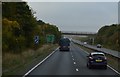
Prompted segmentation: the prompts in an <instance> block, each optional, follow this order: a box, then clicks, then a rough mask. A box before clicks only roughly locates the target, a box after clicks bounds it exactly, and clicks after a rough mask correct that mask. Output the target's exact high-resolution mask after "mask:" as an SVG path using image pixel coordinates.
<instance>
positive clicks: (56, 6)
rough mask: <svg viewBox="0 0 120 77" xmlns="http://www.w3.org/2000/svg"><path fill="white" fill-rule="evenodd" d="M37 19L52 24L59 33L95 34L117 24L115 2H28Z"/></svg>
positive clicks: (116, 5)
mask: <svg viewBox="0 0 120 77" xmlns="http://www.w3.org/2000/svg"><path fill="white" fill-rule="evenodd" d="M28 4H29V6H30V7H31V8H32V9H33V10H34V11H35V12H36V15H35V16H36V17H37V19H40V20H43V21H44V22H47V23H51V24H54V25H56V26H58V27H59V29H60V30H61V31H79V32H81V31H82V32H97V31H98V30H99V29H100V28H101V27H102V26H104V25H108V24H115V23H118V3H117V2H29V3H28Z"/></svg>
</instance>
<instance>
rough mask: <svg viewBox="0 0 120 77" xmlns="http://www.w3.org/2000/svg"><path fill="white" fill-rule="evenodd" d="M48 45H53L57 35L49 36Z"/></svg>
mask: <svg viewBox="0 0 120 77" xmlns="http://www.w3.org/2000/svg"><path fill="white" fill-rule="evenodd" d="M46 40H47V43H53V42H54V41H55V35H53V34H49V35H47V36H46Z"/></svg>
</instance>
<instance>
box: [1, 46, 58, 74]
mask: <svg viewBox="0 0 120 77" xmlns="http://www.w3.org/2000/svg"><path fill="white" fill-rule="evenodd" d="M56 48H57V44H56V45H55V44H48V45H43V46H42V47H40V48H39V49H38V50H36V51H34V50H31V49H29V50H27V51H24V52H22V53H21V54H11V53H6V54H5V55H4V56H3V62H2V65H3V71H2V72H3V73H2V74H3V75H4V76H5V75H23V74H25V73H26V72H27V71H28V70H29V69H31V68H32V67H33V66H35V65H36V64H37V63H38V62H40V61H41V60H43V59H44V58H45V57H46V56H47V55H49V54H50V53H51V52H52V51H53V50H55V49H56Z"/></svg>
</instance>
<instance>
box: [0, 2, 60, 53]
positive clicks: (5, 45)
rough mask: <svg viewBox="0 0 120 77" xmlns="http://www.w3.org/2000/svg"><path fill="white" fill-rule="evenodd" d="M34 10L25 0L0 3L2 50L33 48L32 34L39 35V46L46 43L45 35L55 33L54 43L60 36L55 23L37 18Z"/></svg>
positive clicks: (18, 51)
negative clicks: (0, 8)
mask: <svg viewBox="0 0 120 77" xmlns="http://www.w3.org/2000/svg"><path fill="white" fill-rule="evenodd" d="M34 14H35V12H34V11H33V10H32V8H30V7H29V6H28V4H27V3H26V2H20V3H18V2H3V3H2V51H3V53H4V52H13V53H20V52H22V51H23V50H24V49H26V48H34V36H35V35H39V37H40V42H39V45H38V47H39V46H41V45H43V44H45V43H46V35H47V34H53V35H55V41H54V43H57V42H58V40H59V39H60V37H61V32H60V31H59V29H58V27H56V25H52V24H49V23H45V22H43V21H42V20H37V19H36V17H35V16H34Z"/></svg>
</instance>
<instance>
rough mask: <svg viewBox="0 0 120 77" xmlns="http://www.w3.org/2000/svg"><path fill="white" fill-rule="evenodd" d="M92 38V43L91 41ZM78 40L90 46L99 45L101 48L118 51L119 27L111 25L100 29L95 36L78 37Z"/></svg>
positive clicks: (119, 44)
mask: <svg viewBox="0 0 120 77" xmlns="http://www.w3.org/2000/svg"><path fill="white" fill-rule="evenodd" d="M93 38H94V41H93ZM77 39H78V40H80V41H82V42H87V43H88V44H91V45H97V44H101V45H102V47H105V48H108V49H112V50H116V51H120V25H118V24H112V25H108V26H103V27H102V28H100V29H99V30H98V32H97V34H96V35H94V36H88V37H79V38H77Z"/></svg>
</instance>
